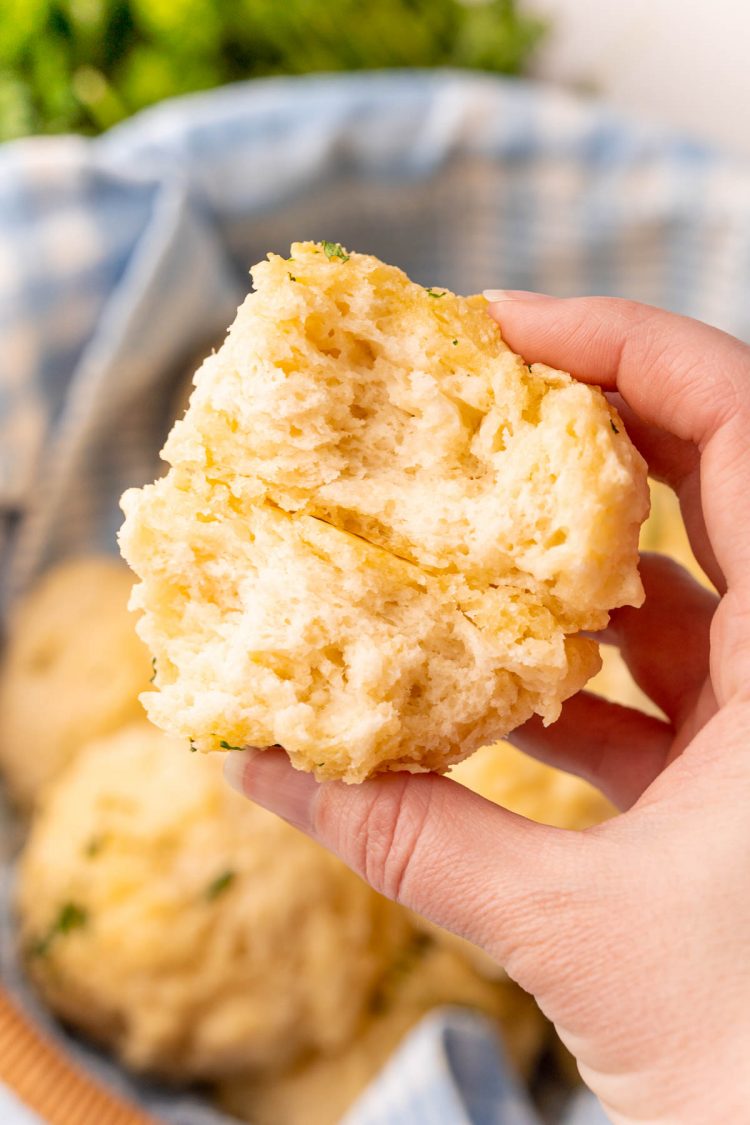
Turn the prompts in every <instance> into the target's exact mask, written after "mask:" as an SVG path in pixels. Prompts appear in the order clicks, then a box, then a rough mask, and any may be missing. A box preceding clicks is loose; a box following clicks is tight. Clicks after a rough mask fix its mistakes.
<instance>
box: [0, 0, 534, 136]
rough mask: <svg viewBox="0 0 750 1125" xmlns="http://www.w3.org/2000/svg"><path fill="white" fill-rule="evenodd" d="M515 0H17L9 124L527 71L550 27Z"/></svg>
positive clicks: (16, 132) (17, 128)
mask: <svg viewBox="0 0 750 1125" xmlns="http://www.w3.org/2000/svg"><path fill="white" fill-rule="evenodd" d="M520 7H521V6H520V5H519V4H518V3H516V0H487V2H486V3H482V2H480V3H476V2H463V0H379V2H377V3H373V4H362V3H361V2H360V0H325V2H321V0H285V2H284V3H278V2H277V0H238V2H236V0H10V2H9V3H6V4H4V5H3V7H2V10H1V11H0V60H1V61H2V64H3V70H2V78H1V79H0V136H1V137H2V139H6V140H7V139H8V138H10V137H14V136H22V135H24V134H27V133H39V132H42V133H56V132H63V131H70V130H75V131H78V132H84V133H94V132H98V131H100V130H102V129H106V128H108V127H109V126H111V125H114V124H116V123H117V122H118V121H121V120H122V119H123V117H126V116H127V115H128V114H131V113H134V112H135V111H136V110H138V109H142V108H144V107H145V106H148V105H152V104H153V103H154V102H157V101H160V100H161V99H163V98H168V97H172V96H174V95H176V94H185V93H188V92H192V91H194V90H205V89H209V88H211V87H214V86H220V85H223V84H224V83H227V82H234V81H238V80H240V79H244V78H258V77H262V76H266V75H273V74H305V73H313V72H318V71H349V70H374V69H378V68H381V67H432V66H457V67H468V68H472V69H483V70H488V71H493V72H496V73H504V74H518V73H521V72H523V71H524V70H525V69H526V65H527V63H528V61H529V58H530V56H531V54H532V51H533V49H534V47H535V46H536V45H537V44H538V43H539V41H540V39H541V38H542V35H543V29H544V24H543V23H542V21H541V20H539V19H537V18H535V17H533V16H531V15H529V14H523V13H522V12H521V10H520Z"/></svg>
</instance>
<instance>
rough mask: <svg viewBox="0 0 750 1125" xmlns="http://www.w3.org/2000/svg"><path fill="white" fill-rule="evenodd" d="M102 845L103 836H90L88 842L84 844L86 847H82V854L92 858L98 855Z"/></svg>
mask: <svg viewBox="0 0 750 1125" xmlns="http://www.w3.org/2000/svg"><path fill="white" fill-rule="evenodd" d="M103 847H104V837H103V836H92V837H91V839H90V840H89V842H88V843H87V844H86V847H85V848H84V849H83V854H84V855H85V856H86V858H87V859H94V858H95V857H96V856H98V855H99V852H100V851H101V850H102V848H103Z"/></svg>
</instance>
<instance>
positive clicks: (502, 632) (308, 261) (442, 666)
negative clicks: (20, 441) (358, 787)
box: [121, 243, 648, 782]
mask: <svg viewBox="0 0 750 1125" xmlns="http://www.w3.org/2000/svg"><path fill="white" fill-rule="evenodd" d="M253 280H254V282H255V286H256V291H255V292H254V293H251V294H250V296H249V297H248V298H247V299H246V301H245V303H244V304H243V306H242V307H241V308H240V310H239V313H238V315H237V319H236V320H235V323H234V325H233V326H232V328H231V329H230V332H229V335H228V337H227V340H226V342H225V343H224V345H223V346H222V348H221V349H220V350H219V351H218V353H217V354H215V355H213V356H210V357H209V358H208V359H207V360H206V362H205V363H204V365H203V367H202V369H201V370H200V371H199V373H198V375H197V377H196V389H195V391H194V392H193V395H192V398H191V403H190V407H189V409H188V411H187V414H186V415H185V417H184V418H183V419H182V420H181V421H179V422H178V423H177V424H176V425H175V427H174V429H173V430H172V433H171V434H170V436H169V438H168V440H167V444H166V447H165V450H164V456H165V458H166V460H167V461H168V462H169V463H170V465H171V466H172V467H171V469H170V471H169V472H168V473H167V475H166V477H164V478H163V479H162V480H160V481H158V482H156V483H155V484H154V485H150V486H147V487H146V488H145V489H142V490H130V491H129V492H127V493H126V494H125V496H124V497H123V502H122V503H123V509H124V511H125V513H126V520H125V524H124V526H123V529H122V532H121V547H122V551H123V554H124V555H125V557H126V559H127V560H128V562H129V563H130V565H131V566H132V567H133V569H134V570H135V571H136V573H137V574H138V576H139V577H140V578H141V583H140V584H139V586H138V587H137V588H136V590H135V592H134V597H133V605H134V607H135V608H137V609H140V610H142V611H143V616H142V618H141V621H140V624H139V631H140V634H141V636H142V637H143V639H144V640H145V641H146V643H147V644H148V645H149V647H150V648H151V650H152V652H153V654H154V656H155V658H156V665H157V674H156V681H155V688H156V690H155V691H154V692H151V693H148V694H146V695H145V696H144V704H145V706H146V709H147V711H148V713H149V716H150V718H151V719H152V721H153V722H155V723H156V724H157V725H159V726H161V727H163V728H164V729H165V730H167V731H169V732H170V733H172V734H175V735H180V736H182V737H185V738H191V739H193V741H194V744H195V745H196V746H197V747H198V748H199V749H201V750H214V749H221V748H226V747H227V746H244V745H254V746H260V747H263V746H268V745H274V744H280V745H282V746H284V748H285V749H286V751H287V753H288V754H289V756H290V758H291V760H292V763H293V764H294V765H295V766H297V767H298V768H301V769H307V770H313V771H314V772H315V774H316V775H317V776H318V777H319V778H342V779H343V780H345V781H349V782H357V781H361V780H363V779H364V778H366V777H368V776H370V775H372V774H374V773H377V772H380V771H383V770H389V769H407V770H412V771H416V770H426V769H434V770H445V769H446V768H448V767H449V766H450V765H451V764H452V763H454V762H456V761H459V760H460V759H461V758H463V757H465V756H466V755H468V754H469V753H471V752H472V751H473V750H475V749H476V748H477V747H479V746H481V745H483V744H485V743H487V742H489V741H494V740H496V739H497V738H499V737H500V736H502V735H503V734H505V733H506V732H507V731H508V730H510V729H512V728H513V727H514V726H516V725H518V724H519V723H521V722H523V721H525V719H527V718H528V717H530V716H531V715H532V714H533V713H537V714H539V715H541V716H542V717H543V718H544V720H545V721H546V722H551V721H553V720H554V719H555V718H556V717H557V715H558V714H559V710H560V706H561V702H562V700H563V699H564V698H566V697H567V696H568V695H571V694H573V693H574V692H575V691H577V690H578V689H579V688H580V687H581V686H582V685H583V684H584V683H585V682H586V680H587V679H588V678H589V677H590V676H591V675H592V674H593V673H594V672H595V671H596V670H597V668H598V667H599V659H598V655H597V649H596V646H595V644H594V643H593V642H592V641H590V640H587V639H584V638H582V637H578V636H575V635H574V634H575V633H576V632H577V631H578V630H581V629H588V630H595V629H598V628H601V627H602V626H603V625H604V624H606V621H607V618H608V611H609V610H610V609H611V608H612V607H614V606H617V605H622V604H626V603H627V604H638V603H639V602H640V601H641V599H642V588H641V584H640V579H639V577H638V572H637V565H636V564H637V539H638V528H639V526H640V523H641V521H642V520H643V519H644V518H645V515H646V512H647V508H648V493H647V487H646V473H645V466H644V463H643V461H642V459H641V458H640V456H639V455H638V453H637V452H636V451H635V449H634V448H633V446H632V444H631V443H630V441H629V439H628V437H627V435H626V433H625V431H624V428H623V426H622V422H621V421H620V419H619V418H618V416H617V414H616V413H615V411H614V410H613V409H612V408H611V407H610V406H609V404H608V403H607V401H606V399H605V398H604V396H603V395H602V394H601V392H600V391H599V390H598V389H596V388H592V387H588V386H585V385H583V384H580V383H577V382H575V381H574V380H573V379H571V377H570V376H569V375H567V374H565V373H562V372H558V371H553V370H551V369H550V368H548V367H545V366H543V365H541V364H535V365H534V366H533V367H532V368H529V367H527V366H526V364H524V362H523V361H522V360H521V359H520V358H519V357H518V356H516V355H514V354H513V353H512V352H511V351H510V350H509V349H508V348H507V347H506V345H505V344H504V343H503V341H502V339H501V337H500V333H499V330H498V329H497V326H496V325H495V324H494V322H493V321H492V320H491V319H490V318H489V316H488V315H487V313H486V302H485V301H484V299H483V298H480V297H471V298H462V297H456V296H454V295H453V294H451V293H448V292H447V291H444V290H434V289H423V288H422V287H421V286H419V285H416V284H414V283H412V282H411V281H409V279H408V278H407V277H406V276H405V275H404V274H403V273H402V272H401V271H400V270H397V269H395V268H393V267H390V266H386V265H384V264H383V263H381V262H379V261H378V260H377V259H375V258H372V257H368V256H367V255H361V254H351V255H347V254H346V253H345V252H344V251H343V250H342V249H341V247H339V246H337V245H333V244H330V243H324V244H322V245H317V244H313V243H303V244H296V245H294V246H293V247H292V256H291V258H290V259H288V260H285V259H282V258H280V257H277V256H275V255H271V256H270V257H269V259H268V261H266V262H262V263H261V264H260V265H258V266H256V268H255V269H254V271H253Z"/></svg>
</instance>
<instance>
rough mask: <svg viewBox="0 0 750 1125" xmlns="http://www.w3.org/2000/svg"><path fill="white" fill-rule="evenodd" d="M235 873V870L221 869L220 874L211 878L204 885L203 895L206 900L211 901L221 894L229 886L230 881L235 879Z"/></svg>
mask: <svg viewBox="0 0 750 1125" xmlns="http://www.w3.org/2000/svg"><path fill="white" fill-rule="evenodd" d="M236 874H237V873H236V872H235V871H230V870H227V871H222V873H221V875H217V876H216V878H215V879H213V880H212V881H211V882H210V883H209V884H208V886H207V887H206V890H205V897H206V899H207V900H208V902H213V901H214V899H216V898H218V897H219V895H221V894H223V893H224V891H226V890H227V888H228V887H231V885H232V883H233V882H234V880H235V877H236Z"/></svg>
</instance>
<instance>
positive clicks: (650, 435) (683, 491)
mask: <svg viewBox="0 0 750 1125" xmlns="http://www.w3.org/2000/svg"><path fill="white" fill-rule="evenodd" d="M607 398H608V399H609V400H610V402H611V403H612V405H613V406H614V407H615V408H616V409H617V410H618V411H619V413H620V415H621V416H622V420H623V422H624V423H625V428H626V429H627V431H628V434H629V436H630V438H631V440H632V442H633V444H634V445H635V446H636V448H637V449H638V452H639V453H640V454H641V456H642V457H643V458H644V460H645V461H646V462H647V463H648V468H649V475H650V476H652V477H655V478H656V480H660V481H663V482H664V483H665V484H667V485H669V487H670V488H671V489H672V490H673V491H674V492H675V493H676V494H677V497H678V499H679V501H680V509H681V511H682V518H683V520H684V521H685V528H686V530H687V534H688V538H689V540H690V545H691V547H692V549H693V554H694V555H695V557H696V559H697V560H698V563H699V564H700V566H701V567H702V568H703V570H704V571H705V573H706V574H707V575H708V577H709V578H710V580H711V582H713V584H714V586H715V587H716V589H717V590H718V591H719V592H720V593H724V591H725V590H726V582H725V580H724V575H723V574H722V573H721V569H720V568H719V564H718V563H717V561H716V556H715V555H714V552H713V548H712V547H711V542H710V540H709V538H708V531H707V530H706V522H705V520H704V518H703V507H702V505H701V479H700V455H699V453H698V448H697V446H695V445H693V444H692V442H688V441H682V439H681V438H677V437H674V435H673V434H668V433H667V432H666V431H665V430H661V429H659V428H658V427H657V426H651V425H649V423H648V422H644V421H643V419H642V418H639V417H638V415H637V414H636V413H635V411H634V410H632V409H631V408H630V407H629V406H628V404H627V403H626V402H625V401H624V399H623V397H622V395H620V394H616V393H611V392H610V393H609V394H608V395H607Z"/></svg>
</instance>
